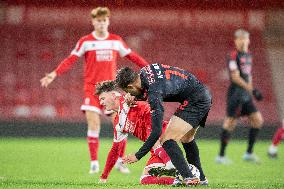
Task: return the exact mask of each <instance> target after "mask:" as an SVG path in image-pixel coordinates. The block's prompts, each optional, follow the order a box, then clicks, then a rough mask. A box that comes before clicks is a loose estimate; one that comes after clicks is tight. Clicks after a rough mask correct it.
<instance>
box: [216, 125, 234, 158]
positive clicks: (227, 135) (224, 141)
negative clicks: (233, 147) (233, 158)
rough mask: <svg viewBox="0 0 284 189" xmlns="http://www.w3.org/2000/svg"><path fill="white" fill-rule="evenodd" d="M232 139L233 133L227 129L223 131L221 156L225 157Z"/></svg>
mask: <svg viewBox="0 0 284 189" xmlns="http://www.w3.org/2000/svg"><path fill="white" fill-rule="evenodd" d="M230 137H231V133H230V132H229V131H228V130H226V129H222V132H221V136H220V139H221V148H220V152H219V155H220V156H222V157H223V156H225V150H226V147H227V144H228V143H229V140H230Z"/></svg>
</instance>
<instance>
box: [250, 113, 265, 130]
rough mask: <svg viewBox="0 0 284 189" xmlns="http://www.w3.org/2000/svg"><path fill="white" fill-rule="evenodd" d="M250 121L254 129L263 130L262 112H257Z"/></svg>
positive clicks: (251, 116)
mask: <svg viewBox="0 0 284 189" xmlns="http://www.w3.org/2000/svg"><path fill="white" fill-rule="evenodd" d="M249 120H250V124H251V126H252V127H253V128H261V127H262V125H263V118H262V115H261V113H260V112H255V113H252V114H251V115H249Z"/></svg>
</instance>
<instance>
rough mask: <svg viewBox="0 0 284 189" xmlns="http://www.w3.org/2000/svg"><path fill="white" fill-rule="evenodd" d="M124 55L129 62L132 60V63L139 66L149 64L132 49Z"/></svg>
mask: <svg viewBox="0 0 284 189" xmlns="http://www.w3.org/2000/svg"><path fill="white" fill-rule="evenodd" d="M125 57H126V58H127V59H128V60H130V61H131V62H133V63H134V64H136V65H137V66H139V67H140V68H142V67H144V66H147V65H148V64H149V63H148V62H147V61H146V60H145V59H144V58H142V57H141V56H139V55H138V54H137V53H135V52H133V51H132V52H131V53H129V54H128V55H127V56H125Z"/></svg>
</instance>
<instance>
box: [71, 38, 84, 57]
mask: <svg viewBox="0 0 284 189" xmlns="http://www.w3.org/2000/svg"><path fill="white" fill-rule="evenodd" d="M84 54H85V47H84V39H82V38H81V39H80V40H79V41H78V42H77V44H76V46H75V48H74V49H73V50H72V52H71V55H76V56H78V57H82V56H83V55H84Z"/></svg>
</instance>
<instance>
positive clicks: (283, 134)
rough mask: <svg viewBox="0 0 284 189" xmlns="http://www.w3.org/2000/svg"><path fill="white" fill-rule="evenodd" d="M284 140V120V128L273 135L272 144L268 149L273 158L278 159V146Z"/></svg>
mask: <svg viewBox="0 0 284 189" xmlns="http://www.w3.org/2000/svg"><path fill="white" fill-rule="evenodd" d="M283 139H284V119H283V121H282V127H281V128H278V129H277V130H276V132H275V133H274V135H273V138H272V144H271V145H270V146H269V148H268V155H269V157H271V158H276V157H277V153H278V147H277V146H278V145H279V144H280V142H281V140H283Z"/></svg>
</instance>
